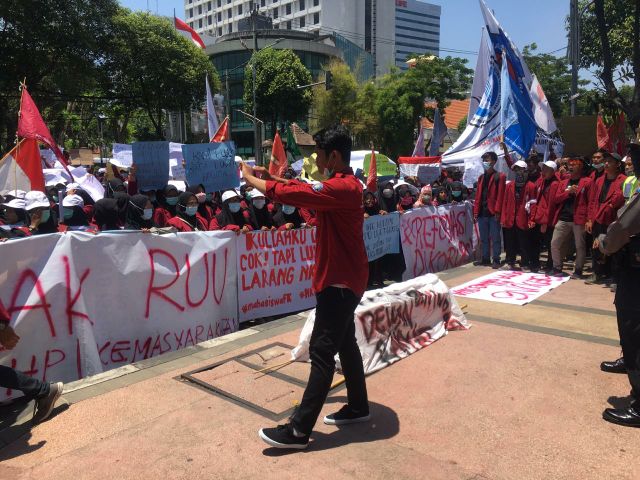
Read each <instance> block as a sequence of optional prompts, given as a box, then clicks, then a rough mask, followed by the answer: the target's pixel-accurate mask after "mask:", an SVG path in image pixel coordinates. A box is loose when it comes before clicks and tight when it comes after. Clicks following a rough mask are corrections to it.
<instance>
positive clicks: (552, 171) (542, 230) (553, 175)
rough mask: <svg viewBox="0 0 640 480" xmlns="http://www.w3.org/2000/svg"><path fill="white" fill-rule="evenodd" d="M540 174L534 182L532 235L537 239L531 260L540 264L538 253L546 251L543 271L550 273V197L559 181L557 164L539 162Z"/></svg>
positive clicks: (549, 161) (548, 161)
mask: <svg viewBox="0 0 640 480" xmlns="http://www.w3.org/2000/svg"><path fill="white" fill-rule="evenodd" d="M540 165H541V167H540V169H541V175H540V178H539V179H538V181H537V182H536V207H535V210H534V212H533V217H532V218H533V222H534V223H535V227H534V232H533V235H534V236H536V237H537V240H536V241H535V242H534V243H533V246H534V249H533V250H532V252H531V262H532V263H534V264H540V253H541V252H542V249H543V248H544V249H546V251H547V264H546V265H545V268H544V270H545V272H547V273H551V271H552V270H553V261H552V259H551V250H550V247H551V239H552V238H553V224H552V223H551V221H550V218H549V209H550V206H551V198H552V197H553V196H554V195H555V191H556V189H557V188H558V185H559V182H560V175H559V174H558V165H557V164H556V162H554V161H552V160H547V161H546V162H542V163H541V164H540Z"/></svg>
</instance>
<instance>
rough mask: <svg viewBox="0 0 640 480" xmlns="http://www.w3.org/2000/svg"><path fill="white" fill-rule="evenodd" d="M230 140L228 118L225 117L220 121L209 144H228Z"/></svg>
mask: <svg viewBox="0 0 640 480" xmlns="http://www.w3.org/2000/svg"><path fill="white" fill-rule="evenodd" d="M229 140H231V134H230V133H229V117H228V116H227V117H225V119H224V120H223V121H222V123H221V124H220V126H219V127H218V130H217V131H216V133H215V135H214V136H213V137H211V142H209V143H218V142H228V141H229Z"/></svg>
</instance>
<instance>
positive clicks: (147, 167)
mask: <svg viewBox="0 0 640 480" xmlns="http://www.w3.org/2000/svg"><path fill="white" fill-rule="evenodd" d="M132 157H133V161H134V162H135V164H136V166H137V167H138V171H137V173H136V179H137V181H138V189H139V190H141V191H147V190H160V189H162V188H164V187H165V186H166V185H167V182H168V181H169V142H136V143H134V144H133V145H132Z"/></svg>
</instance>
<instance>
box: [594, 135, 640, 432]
mask: <svg viewBox="0 0 640 480" xmlns="http://www.w3.org/2000/svg"><path fill="white" fill-rule="evenodd" d="M629 155H630V156H631V160H632V162H633V167H634V169H635V171H636V172H639V171H640V146H639V145H633V144H632V145H630V146H629ZM596 246H598V248H600V251H601V252H602V253H604V254H605V255H612V254H614V253H618V255H620V256H621V261H620V264H619V270H618V286H617V289H616V296H615V305H616V316H617V318H618V333H619V334H620V345H621V346H622V355H623V358H622V359H618V360H617V361H616V362H604V363H603V364H602V365H601V368H602V369H603V370H605V371H615V370H606V369H605V368H603V367H605V366H607V364H609V365H610V366H612V367H617V368H618V371H625V370H626V372H627V376H628V377H629V383H630V384H631V398H632V399H631V404H630V405H629V407H627V408H607V409H606V410H605V411H604V412H603V414H602V417H603V418H604V419H605V420H607V421H608V422H612V423H616V424H619V425H625V426H630V427H640V304H639V303H638V298H640V280H639V278H640V195H638V192H637V190H636V192H634V195H633V196H632V197H631V199H630V201H629V203H627V204H626V205H625V206H624V207H623V208H622V209H621V210H620V211H619V212H618V219H617V220H616V221H615V222H613V223H612V224H611V225H610V227H609V229H608V230H607V233H606V234H603V235H600V236H599V237H598V239H597V240H596ZM616 364H617V365H616Z"/></svg>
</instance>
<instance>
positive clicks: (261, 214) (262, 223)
mask: <svg viewBox="0 0 640 480" xmlns="http://www.w3.org/2000/svg"><path fill="white" fill-rule="evenodd" d="M264 200H265V204H264V207H262V208H261V209H258V208H256V207H254V206H253V198H252V199H251V200H250V201H249V202H248V203H249V219H250V221H251V223H252V224H253V227H254V228H256V229H261V228H262V227H267V228H269V229H271V227H273V226H274V223H273V216H272V215H271V212H269V205H267V203H266V201H267V199H266V198H265V199H264Z"/></svg>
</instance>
